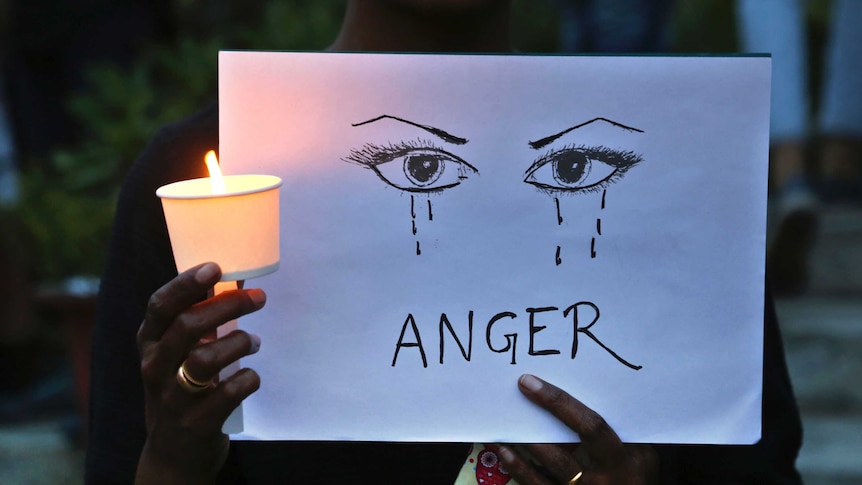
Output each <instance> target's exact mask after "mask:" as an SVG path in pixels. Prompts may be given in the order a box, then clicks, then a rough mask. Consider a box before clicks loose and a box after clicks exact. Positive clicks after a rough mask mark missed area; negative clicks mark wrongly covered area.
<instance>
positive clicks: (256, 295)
mask: <svg viewBox="0 0 862 485" xmlns="http://www.w3.org/2000/svg"><path fill="white" fill-rule="evenodd" d="M246 294H247V295H248V296H249V298H251V301H253V302H254V304H255V305H257V306H263V304H264V303H266V293H264V292H263V290H260V289H257V288H255V289H253V290H248V291H247V292H246Z"/></svg>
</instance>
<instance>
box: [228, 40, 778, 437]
mask: <svg viewBox="0 0 862 485" xmlns="http://www.w3.org/2000/svg"><path fill="white" fill-rule="evenodd" d="M769 79H770V60H769V58H765V57H723V58H722V57H689V58H685V57H567V56H496V55H483V56H474V55H421V54H419V55H416V54H332V53H328V54H322V53H273V52H222V53H221V54H220V59H219V90H220V92H219V99H220V107H219V110H220V111H219V116H220V158H221V161H222V164H223V167H224V169H225V172H226V173H229V174H230V173H233V174H238V173H264V174H272V175H277V176H279V177H281V178H282V179H283V180H284V186H283V187H282V190H281V258H282V259H281V269H280V270H279V271H278V272H277V273H275V274H273V275H270V276H267V277H263V278H260V279H256V280H253V281H250V282H249V283H248V286H260V287H262V288H264V289H265V291H266V292H267V294H268V302H267V305H266V307H265V308H264V309H263V310H262V311H260V312H258V313H255V314H254V315H251V316H248V317H244V318H243V319H242V320H241V322H240V326H241V327H242V328H244V329H246V330H248V331H250V332H255V333H258V334H259V335H261V337H262V340H263V344H262V347H261V351H260V353H259V354H258V355H256V356H253V357H251V358H248V359H245V360H244V361H243V364H244V365H246V366H250V367H253V368H254V369H256V370H257V371H258V372H259V373H260V375H261V379H262V387H261V389H260V390H259V391H258V392H257V393H256V394H254V395H253V396H252V397H250V398H249V399H248V400H247V401H246V402H245V404H244V419H245V431H244V433H242V434H239V435H236V436H234V438H235V439H261V440H383V441H389V440H393V441H467V442H496V441H507V442H552V441H572V440H573V439H576V438H577V437H576V435H575V434H574V433H573V432H572V431H570V430H568V429H566V428H565V427H564V426H562V425H561V424H560V423H559V422H557V421H556V420H554V419H553V418H552V417H550V416H549V415H548V414H547V413H546V412H544V411H543V410H541V409H538V408H536V407H535V406H534V405H533V404H531V403H530V402H529V401H527V400H526V399H525V398H524V397H523V396H522V395H521V394H520V392H519V391H518V389H517V385H516V381H517V378H518V376H519V375H520V374H522V373H532V374H535V375H538V376H540V377H542V378H544V379H546V380H548V381H550V382H552V383H555V384H556V385H558V386H560V387H562V388H564V389H566V390H567V391H568V392H570V393H571V394H572V395H574V396H576V397H578V398H579V399H580V400H581V401H583V402H584V403H585V404H587V405H588V406H590V407H592V408H593V409H595V410H596V411H598V412H599V413H600V414H601V415H602V416H604V418H605V419H606V420H607V421H608V422H609V423H610V424H611V426H613V428H614V429H615V430H616V431H617V433H618V434H619V435H620V437H621V438H622V439H623V440H625V441H632V442H654V443H668V442H673V443H716V444H719V443H725V444H730V443H752V442H755V441H757V440H758V439H759V437H760V417H761V416H760V414H761V395H762V352H763V301H764V300H763V281H764V239H765V222H766V216H765V214H766V180H767V153H768V142H769V140H768V132H769V89H770V88H769ZM225 229H226V230H229V228H225ZM471 325H472V327H471ZM471 328H472V332H471ZM420 342H421V345H420Z"/></svg>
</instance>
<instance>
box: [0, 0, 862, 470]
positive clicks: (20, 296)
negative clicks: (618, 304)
mask: <svg viewBox="0 0 862 485" xmlns="http://www.w3.org/2000/svg"><path fill="white" fill-rule="evenodd" d="M343 7H344V1H343V0H326V1H323V0H314V1H312V0H292V1H291V0H270V1H259V2H249V1H238V0H209V1H199V0H0V270H2V276H3V278H2V279H0V369H2V372H0V482H2V483H4V484H7V483H8V484H42V483H44V484H59V483H81V482H82V478H81V477H82V471H83V455H84V450H85V448H86V443H87V437H86V428H87V425H86V415H87V411H86V409H87V393H88V388H89V384H88V365H89V345H90V331H91V326H92V318H93V310H94V306H95V295H96V293H97V291H98V281H99V280H98V278H99V275H100V273H101V270H102V265H103V262H104V261H103V260H104V258H105V255H106V247H107V244H108V240H109V236H110V231H111V221H112V218H113V211H114V204H115V200H116V196H117V192H118V189H119V186H120V183H121V182H122V180H123V177H124V174H125V172H126V170H127V169H128V167H129V166H130V165H131V163H132V162H133V161H134V159H135V158H136V156H137V154H138V153H139V152H140V151H141V149H142V148H143V147H144V146H145V144H146V142H147V140H148V139H149V138H150V137H152V136H153V135H154V133H155V131H156V130H157V129H158V127H159V126H161V125H163V124H165V123H168V122H171V121H175V120H178V119H181V118H184V117H186V116H188V115H190V114H192V113H194V112H195V111H197V110H198V109H200V108H202V107H204V106H206V105H207V104H208V103H210V102H212V101H214V100H215V99H216V88H217V69H216V68H217V52H218V50H219V49H224V48H235V49H272V50H318V49H322V48H325V47H326V46H327V45H328V43H329V42H330V41H331V40H332V39H334V37H335V34H336V32H337V29H338V26H339V23H340V18H341V14H342V11H343ZM514 8H515V15H514V17H513V22H514V31H515V44H516V47H517V49H518V50H519V51H521V52H526V53H530V52H543V53H544V52H669V53H734V52H745V51H749V52H773V53H774V61H773V62H774V69H775V77H774V91H775V92H774V95H773V103H774V106H775V107H776V108H777V107H779V106H780V107H782V109H783V108H785V107H786V108H787V109H786V110H785V111H782V112H780V113H774V116H773V138H772V149H771V153H770V159H771V164H772V169H771V177H772V179H771V185H770V204H769V210H770V212H769V221H770V222H769V226H770V234H769V245H770V248H769V258H768V271H769V273H770V275H771V277H772V281H773V283H774V285H773V286H774V291H775V295H776V297H777V309H778V313H779V320H780V323H781V327H782V331H783V337H784V343H785V348H786V352H787V358H788V365H789V367H790V373H791V378H792V380H793V383H794V387H795V391H796V395H797V399H798V403H799V406H800V410H801V413H802V419H803V425H804V429H805V440H804V446H803V449H802V453H801V455H800V457H799V460H798V466H799V469H800V471H801V472H802V474H803V477H804V478H805V480H806V483H809V484H826V483H829V484H838V485H842V484H851V483H853V484H862V386H860V384H859V382H860V379H859V375H862V299H860V298H859V297H860V295H862V156H860V153H862V150H860V148H862V128H860V124H862V123H860V120H859V118H860V116H862V108H860V109H856V108H855V107H858V106H859V91H862V90H860V88H862V82H860V77H859V73H858V72H853V71H854V70H855V71H860V70H862V55H860V51H859V49H860V46H862V38H860V36H859V34H855V33H853V32H852V31H856V30H859V31H860V32H862V29H860V28H859V25H862V14H860V8H862V0H808V1H801V0H800V1H796V0H739V1H732V0H679V1H673V0H600V1H590V0H514ZM856 20H858V21H856ZM842 22H843V24H844V26H843V27H842ZM848 25H849V26H850V28H849V29H848V27H847V26H848ZM847 32H850V34H852V35H855V36H856V37H852V35H851V36H850V37H847ZM848 38H849V39H850V40H847V39H848ZM848 72H849V74H847V73H848ZM854 75H855V77H854ZM848 112H849V115H848V114H847V113H848Z"/></svg>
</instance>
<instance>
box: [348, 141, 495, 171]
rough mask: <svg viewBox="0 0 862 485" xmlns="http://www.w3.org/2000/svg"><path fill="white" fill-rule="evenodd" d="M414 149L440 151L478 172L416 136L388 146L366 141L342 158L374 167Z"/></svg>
mask: <svg viewBox="0 0 862 485" xmlns="http://www.w3.org/2000/svg"><path fill="white" fill-rule="evenodd" d="M416 150H428V151H431V152H435V153H440V154H442V155H446V156H448V157H452V158H453V159H455V160H457V161H459V162H461V163H463V164H464V165H466V166H468V167H470V168H472V169H473V170H475V171H476V172H477V173H478V170H477V169H476V168H475V167H473V166H472V165H470V164H469V163H467V162H466V161H464V160H463V159H462V158H461V157H459V156H457V155H455V154H452V153H449V152H447V151H446V150H443V149H442V148H440V147H438V146H436V145H434V144H433V143H431V142H430V141H428V140H423V139H421V138H417V139H415V140H404V141H399V142H397V143H392V142H390V143H389V145H388V146H383V145H375V144H373V143H366V144H365V145H363V146H362V148H361V149H359V150H356V149H352V150H350V155H347V156H346V157H344V158H343V160H344V161H346V162H351V163H356V164H359V165H362V166H365V167H369V168H371V167H374V166H377V165H380V164H383V163H387V162H391V161H392V160H395V159H396V158H398V157H403V156H406V155H408V154H409V153H411V152H414V151H416Z"/></svg>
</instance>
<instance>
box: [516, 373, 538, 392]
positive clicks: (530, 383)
mask: <svg viewBox="0 0 862 485" xmlns="http://www.w3.org/2000/svg"><path fill="white" fill-rule="evenodd" d="M518 383H519V384H521V387H523V388H524V389H526V390H528V391H530V392H539V391H541V390H542V381H540V380H539V379H537V378H536V377H535V376H531V375H530V374H524V375H522V376H521V378H520V379H518Z"/></svg>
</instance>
